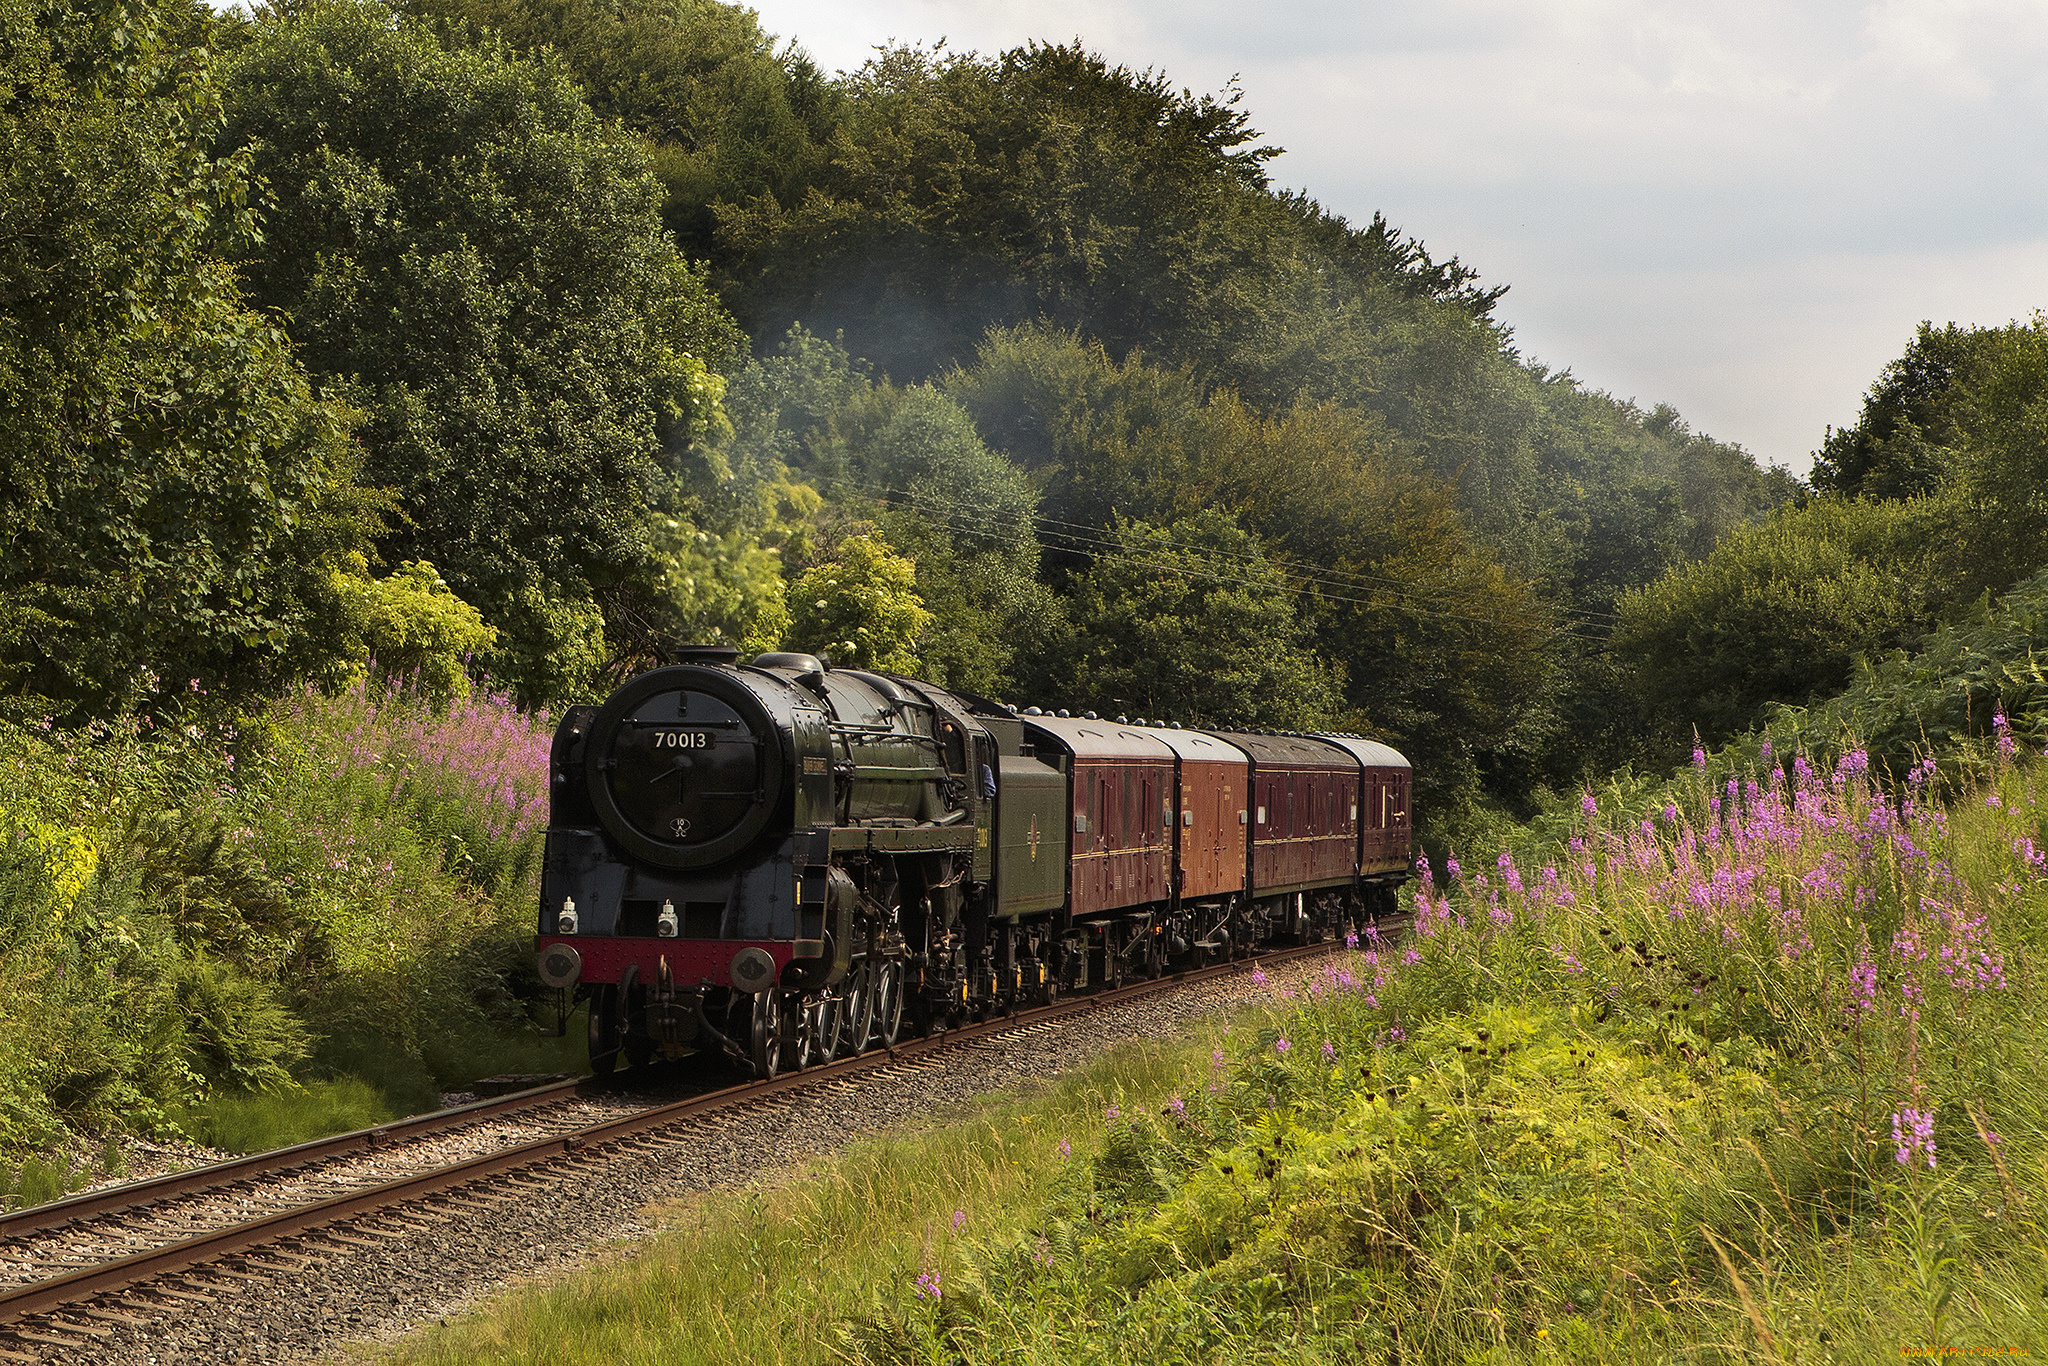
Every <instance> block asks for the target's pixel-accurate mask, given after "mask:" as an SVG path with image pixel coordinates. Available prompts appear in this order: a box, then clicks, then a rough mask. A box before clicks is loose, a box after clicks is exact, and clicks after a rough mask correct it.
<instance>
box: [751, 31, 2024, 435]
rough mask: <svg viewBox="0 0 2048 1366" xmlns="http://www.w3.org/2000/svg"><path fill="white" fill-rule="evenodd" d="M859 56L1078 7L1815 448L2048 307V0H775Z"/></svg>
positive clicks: (1096, 43)
mask: <svg viewBox="0 0 2048 1366" xmlns="http://www.w3.org/2000/svg"><path fill="white" fill-rule="evenodd" d="M756 8H757V9H758V11H759V13H760V15H761V20H762V24H763V26H764V27H765V28H767V29H768V30H769V31H770V32H772V33H775V34H777V35H780V36H782V37H794V38H795V39H796V40H797V41H798V42H799V43H800V44H801V45H802V46H803V47H804V48H805V49H806V50H808V51H809V52H810V54H811V55H812V56H813V57H814V58H815V59H817V60H818V62H819V63H820V64H821V65H822V66H824V67H825V68H826V69H827V70H845V69H852V68H854V67H858V66H859V65H860V64H861V63H862V62H863V61H865V60H866V59H867V57H868V56H869V55H870V54H871V52H872V50H873V48H874V47H875V46H876V45H877V44H881V43H885V42H888V41H890V40H894V41H898V42H925V43H929V42H932V41H934V40H937V39H940V38H944V39H946V40H948V44H949V46H951V47H952V48H953V49H955V50H978V51H982V52H995V51H999V50H1001V49H1002V48H1005V47H1010V46H1014V45H1016V44H1019V43H1022V42H1024V41H1026V40H1028V39H1034V38H1036V39H1045V40H1051V41H1065V40H1068V39H1072V38H1074V37H1076V36H1078V37H1080V38H1081V39H1082V40H1083V41H1084V42H1086V43H1087V44H1088V46H1090V47H1092V48H1094V49H1095V50H1097V51H1099V52H1101V53H1102V54H1103V55H1105V56H1107V57H1109V58H1110V59H1111V60H1113V61H1117V62H1121V63H1125V64H1128V65H1132V66H1136V67H1146V66H1152V67H1157V68H1159V69H1160V70H1162V71H1164V72H1165V73H1166V74H1167V75H1168V76H1170V77H1171V78H1172V79H1173V80H1174V81H1175V82H1176V83H1177V84H1180V85H1184V86H1189V87H1192V88H1194V89H1195V90H1197V91H1215V90H1220V89H1221V88H1222V87H1223V85H1224V83H1225V82H1227V81H1228V80H1229V79H1230V78H1231V77H1232V76H1233V75H1236V76H1237V77H1238V78H1239V80H1240V82H1241V84H1242V86H1243V88H1244V92H1245V104H1246V107H1247V108H1249V109H1250V111H1251V114H1252V119H1253V123H1254V125H1255V126H1256V127H1257V128H1259V129H1260V130H1261V131H1262V132H1263V133H1264V134H1265V135H1266V137H1267V139H1268V141H1270V142H1272V143H1275V144H1277V145H1279V146H1281V147H1284V148H1286V149H1287V150H1286V155H1284V156H1282V157H1280V158H1279V159H1278V160H1276V161H1274V162H1273V163H1271V167H1270V169H1271V172H1272V175H1273V177H1274V179H1275V181H1276V183H1278V184H1279V185H1281V186H1284V187H1288V188H1299V189H1305V190H1307V191H1308V192H1309V193H1310V194H1311V195H1313V196H1314V197H1315V198H1316V199H1318V200H1320V201H1321V202H1322V204H1323V205H1324V206H1325V207H1326V208H1329V209H1332V210H1334V211H1336V212H1338V213H1342V214H1344V215H1345V216H1346V217H1348V218H1350V219H1351V220H1352V221H1353V222H1355V223H1361V224H1362V223H1365V222H1367V221H1369V220H1370V219H1371V217H1372V214H1373V212H1374V211H1375V210H1379V211H1381V212H1384V213H1385V214H1386V215H1387V216H1388V218H1389V219H1390V220H1391V221H1392V222H1393V223H1394V224H1396V225H1397V226H1398V227H1400V228H1401V229H1402V230H1403V231H1404V232H1406V233H1409V234H1411V235H1413V236H1416V237H1419V238H1421V239H1422V240H1423V241H1424V242H1425V243H1426V244H1427V245H1428V246H1429V248H1430V250H1431V251H1432V252H1433V253H1434V254H1436V255H1437V256H1438V257H1439V258H1441V257H1444V256H1449V255H1453V254H1455V255H1457V256H1459V257H1460V258H1462V259H1463V260H1464V261H1465V262H1466V264H1468V265H1471V266H1474V267H1476V268H1477V269H1478V270H1479V271H1480V273H1481V276H1482V277H1483V279H1485V280H1486V281H1488V282H1490V283H1495V284H1507V285H1509V286H1511V290H1510V292H1509V294H1508V296H1507V297H1506V298H1505V299H1504V300H1502V302H1501V305H1500V313H1499V316H1500V317H1502V318H1503V319H1504V320H1505V321H1506V322H1507V323H1508V324H1509V325H1511V326H1512V327H1513V329H1514V332H1515V337H1516V341H1517V344H1518V345H1519V346H1520V348H1521V350H1522V352H1523V354H1524V355H1526V356H1530V357H1533V358H1535V359H1538V360H1542V361H1545V362H1547V363H1549V364H1551V365H1552V366H1556V367H1564V366H1569V367H1570V369H1571V370H1572V372H1573V373H1574V374H1575V375H1577V376H1578V377H1579V378H1580V379H1581V380H1582V381H1584V382H1585V383H1587V384H1588V385H1590V386H1592V387H1594V388H1599V389H1605V390H1607V391H1608V392H1610V393H1613V394H1615V395H1616V396H1618V397H1622V398H1633V399H1635V400H1637V401H1638V402H1639V403H1641V404H1642V405H1643V406H1645V407H1648V406H1650V405H1651V404H1654V403H1658V402H1666V403H1670V404H1672V405H1674V406H1675V407H1677V408H1678V409H1679V411H1681V412H1682V413H1684V414H1685V416H1686V418H1687V419H1688V420H1689V421H1690V422H1691V424H1692V426H1693V429H1694V430H1695V431H1702V432H1706V433H1708V434H1710V435H1713V436H1716V437H1720V438H1721V439H1723V440H1727V441H1736V442H1740V443H1741V444H1742V445H1743V446H1745V447H1747V448H1748V449H1750V450H1751V451H1754V452H1756V453H1757V454H1758V455H1759V456H1762V457H1764V458H1766V459H1769V460H1773V461H1776V462H1779V463H1781V464H1787V465H1790V466H1791V467H1792V468H1794V469H1795V470H1799V471H1801V472H1802V473H1803V472H1804V471H1805V469H1806V467H1807V463H1808V457H1809V455H1810V453H1811V452H1812V451H1813V450H1814V449H1815V448H1816V447H1817V446H1818V445H1819V444H1820V441H1821V437H1822V435H1823V434H1824V432H1825V430H1826V428H1827V426H1828V425H1829V424H1830V423H1833V424H1835V425H1837V426H1840V425H1845V424H1847V423H1850V422H1853V421H1854V420H1855V418H1856V413H1857V409H1858V406H1859V404H1860V401H1861V398H1862V394H1863V391H1864V390H1865V389H1866V388H1867V387H1868V386H1869V385H1870V383H1871V381H1872V380H1874V379H1875V378H1876V377H1877V373H1878V371H1879V369H1880V368H1882V366H1883V365H1884V363H1885V362H1886V361H1887V360H1889V359H1891V358H1893V357H1894V356H1896V355H1898V354H1899V352H1900V351H1901V350H1903V349H1904V347H1905V345H1906V343H1907V341H1908V340H1909V339H1910V337H1911V336H1912V332H1913V328H1914V325H1915V324H1916V323H1918V322H1919V321H1920V320H1921V319H1923V318H1931V319H1934V320H1935V321H1937V322H1947V321H1951V320H1953V321H1956V322H1962V323H1976V324H1999V323H2003V322H2006V321H2008V320H2010V319H2013V318H2025V317H2027V316H2029V315H2030V314H2031V313H2032V312H2033V311H2034V310H2035V309H2039V308H2048V0H1888V2H1887V3H1878V4H1867V3H1848V2H1847V0H1844V2H1841V3H1837V2H1835V0H1798V3H1779V4H1765V3H1746V2H1745V0H1720V2H1719V3H1698V4H1676V3H1670V4H1660V3H1654V2H1653V0H1422V3H1416V0H1403V2H1402V3H1387V2H1386V0H1362V2H1361V3H1349V4H1344V3H1326V2H1324V0H1267V3H1263V4H1247V3H1230V4H1221V3H1215V0H1091V2H1090V3H1076V0H1038V3H1031V4H1024V3H1006V2H1005V0H763V2H762V3H760V4H758V5H757V7H756Z"/></svg>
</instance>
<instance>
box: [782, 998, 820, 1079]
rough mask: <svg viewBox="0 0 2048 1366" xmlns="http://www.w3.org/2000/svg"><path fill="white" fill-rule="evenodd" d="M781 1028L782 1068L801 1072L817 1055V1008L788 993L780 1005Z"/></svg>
mask: <svg viewBox="0 0 2048 1366" xmlns="http://www.w3.org/2000/svg"><path fill="white" fill-rule="evenodd" d="M782 1030H783V1032H782V1070H783V1071H785V1072H801V1071H803V1070H804V1069H805V1068H806V1067H809V1066H810V1065H811V1063H812V1062H813V1061H814V1060H815V1059H816V1057H817V1052H818V1012H817V1008H816V1007H815V1006H814V1005H812V1004H809V1003H806V1002H805V1001H804V1000H803V999H802V998H801V997H799V996H797V995H796V994H794V993H789V999H788V1001H787V1002H785V1003H784V1005H783V1007H782Z"/></svg>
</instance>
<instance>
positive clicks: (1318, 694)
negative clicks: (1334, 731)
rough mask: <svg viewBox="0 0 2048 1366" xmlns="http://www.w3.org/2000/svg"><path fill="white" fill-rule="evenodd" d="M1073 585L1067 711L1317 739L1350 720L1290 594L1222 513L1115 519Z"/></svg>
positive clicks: (1335, 673)
mask: <svg viewBox="0 0 2048 1366" xmlns="http://www.w3.org/2000/svg"><path fill="white" fill-rule="evenodd" d="M1112 537H1113V539H1112V540H1111V542H1110V544H1109V545H1108V546H1106V547H1105V548H1104V550H1103V552H1102V553H1100V554H1099V555H1098V556H1097V557H1096V559H1095V562H1094V564H1093V565H1092V566H1091V567H1090V568H1089V570H1088V571H1087V573H1085V574H1083V575H1082V576H1081V577H1080V579H1079V580H1078V581H1077V582H1076V583H1075V586H1074V608H1073V612H1074V628H1075V634H1074V639H1073V642H1072V644H1071V646H1070V647H1069V649H1070V653H1069V654H1068V655H1067V660H1068V661H1069V662H1070V670H1069V671H1068V672H1067V673H1066V677H1068V678H1070V679H1072V680H1073V681H1072V682H1071V683H1069V684H1068V685H1067V689H1066V690H1065V691H1064V692H1062V693H1059V694H1053V695H1052V696H1056V697H1057V698H1058V699H1059V700H1060V701H1062V702H1064V701H1065V700H1066V698H1067V697H1072V698H1073V699H1074V703H1073V705H1075V706H1080V707H1085V708H1092V709H1095V710H1099V711H1103V712H1107V713H1112V714H1114V713H1126V714H1130V715H1137V716H1144V717H1146V718H1147V719H1149V720H1153V721H1155V722H1164V721H1168V720H1178V721H1182V722H1185V723H1187V724H1189V725H1199V726H1231V727H1247V726H1249V727H1259V728H1269V727H1270V728H1280V729H1290V730H1321V729H1331V728H1336V727H1338V726H1340V725H1341V724H1343V723H1344V722H1345V720H1346V717H1345V707H1344V700H1343V675H1342V672H1341V671H1340V670H1338V669H1335V668H1333V667H1331V665H1329V664H1328V663H1327V662H1326V661H1325V660H1323V659H1321V658H1320V657H1318V656H1317V654H1316V652H1315V647H1314V632H1313V629H1312V627H1311V625H1310V623H1309V622H1307V621H1305V620H1303V619H1302V618H1301V616H1300V615H1299V614H1298V613H1297V611H1296V609H1295V602H1296V595H1297V591H1298V590H1297V588H1296V586H1295V585H1294V584H1293V583H1291V582H1290V581H1289V579H1288V577H1287V575H1286V574H1285V573H1283V572H1281V571H1280V570H1278V569H1276V568H1274V567H1273V566H1272V565H1271V564H1269V563H1268V562H1267V560H1266V557H1265V555H1264V553H1263V552H1262V550H1261V549H1260V546H1259V543H1258V540H1257V538H1256V537H1254V536H1252V535H1250V534H1249V533H1247V532H1245V531H1244V530H1243V529H1241V528H1240V527H1239V526H1238V525H1237V524H1236V522H1235V520H1234V519H1232V518H1231V517H1230V516H1228V515H1227V514H1225V513H1221V512H1217V511H1214V510H1211V511H1207V512H1200V513H1196V514H1194V515H1193V516H1191V517H1186V518H1183V519H1181V520H1180V521H1178V522H1175V523H1174V524H1173V525H1171V526H1167V527H1154V526H1149V525H1147V524H1146V523H1144V522H1135V521H1122V520H1119V521H1118V523H1117V524H1116V526H1115V527H1114V528H1112Z"/></svg>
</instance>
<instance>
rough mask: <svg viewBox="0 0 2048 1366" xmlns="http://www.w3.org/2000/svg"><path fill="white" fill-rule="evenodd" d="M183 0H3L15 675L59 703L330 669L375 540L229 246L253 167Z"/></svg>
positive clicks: (2, 425)
mask: <svg viewBox="0 0 2048 1366" xmlns="http://www.w3.org/2000/svg"><path fill="white" fill-rule="evenodd" d="M189 23H190V15H189V14H188V13H187V12H186V11H185V10H184V9H183V8H182V7H181V6H178V5H176V4H171V3H167V2H164V0H155V2H145V3H138V4H118V3H87V4H73V3H64V0H5V2H4V3H0V523H4V527H5V532H4V535H5V538H6V540H5V546H6V550H5V554H4V556H0V683H4V684H5V685H6V686H8V687H9V688H11V689H16V690H23V691H26V692H29V693H35V694H41V695H43V696H45V697H47V698H50V699H55V700H56V701H57V702H58V703H59V704H60V706H59V709H60V710H63V709H65V708H66V707H70V708H75V709H78V710H82V711H86V712H99V713H104V712H110V711H116V710H119V709H121V708H123V707H126V706H130V705H134V704H137V703H139V702H141V701H142V700H143V699H144V698H145V697H146V696H148V695H149V694H150V693H151V692H152V691H153V688H154V680H155V679H156V677H158V676H161V677H163V678H165V679H166V680H173V681H175V682H176V684H177V685H178V686H179V687H180V688H183V687H184V686H185V684H186V683H187V681H188V680H194V679H196V680H199V681H200V683H201V684H202V685H204V686H206V687H207V689H208V691H209V694H210V695H213V696H216V697H217V698H219V699H220V700H221V701H224V702H234V701H236V700H247V699H252V698H257V697H261V696H263V695H264V694H266V693H268V692H271V691H274V690H276V689H278V688H279V687H281V686H283V685H284V684H286V683H287V682H289V681H290V680H291V679H292V678H294V677H296V676H297V675H298V674H299V673H302V672H305V671H307V670H312V669H319V668H322V667H325V666H327V665H328V664H331V663H332V662H333V660H334V650H335V643H334V642H333V640H331V639H330V632H329V627H330V625H331V623H332V620H333V617H334V614H335V613H336V611H337V609H338V606H339V604H338V601H337V597H336V594H335V591H334V581H335V580H334V573H333V571H334V569H335V568H336V566H338V565H339V564H340V563H341V562H342V557H343V556H345V555H346V554H347V553H348V552H349V551H350V550H352V549H354V548H356V547H358V546H360V545H361V544H362V543H363V540H364V537H365V535H366V533H367V532H368V530H369V525H370V520H371V514H372V512H373V510H374V508H373V505H372V503H371V502H369V501H367V500H365V499H364V498H363V497H362V496H360V495H359V494H358V493H357V492H356V490H355V486H354V475H355V453H354V452H353V451H352V449H351V448H350V446H349V444H348V441H347V425H348V414H347V412H346V411H345V410H344V409H342V408H340V407H338V406H335V405H332V404H326V403H322V402H319V401H317V400H316V399H315V397H314V395H313V393H312V391H311V389H310V388H309V386H308V383H307V379H306V375H305V373H304V371H303V370H301V369H300V367H299V364H298V361H297V359H296V358H295V356H294V354H293V350H292V348H291V347H290V346H289V345H288V344H287V342H286V339H285V337H284V335H283V333H282V332H280V331H279V330H278V329H277V327H275V326H274V325H273V324H271V323H270V322H268V321H266V320H265V319H264V318H262V317H261V316H259V315H258V314H257V313H256V312H254V311H253V310H252V309H251V308H250V307H249V306H248V305H247V304H246V303H244V301H243V299H242V296H241V294H240V293H239V291H238V290H237V288H236V282H235V277H234V274H233V272H232V271H231V270H230V269H229V267H228V266H227V265H226V264H225V263H224V261H223V259H222V256H223V253H225V252H228V251H231V250H232V249H234V248H235V247H236V246H237V245H239V244H246V243H248V242H250V241H252V240H253V237H254V229H255V225H254V220H253V218H252V216H251V214H250V212H249V207H248V186H249V158H248V157H247V156H243V155H228V156H215V155H212V154H210V153H209V152H208V151H207V149H206V147H205V139H206V137H207V135H208V134H209V133H210V132H211V131H213V130H214V129H216V128H217V127H219V125H220V122H221V105H220V98H219V94H218V91H217V89H216V86H215V83H214V78H213V73H212V69H211V66H210V64H209V62H208V60H207V56H206V53H205V52H204V51H203V50H201V49H198V48H194V47H192V46H190V45H189V44H188V42H187V41H186V39H185V33H186V30H187V29H188V27H189Z"/></svg>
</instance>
